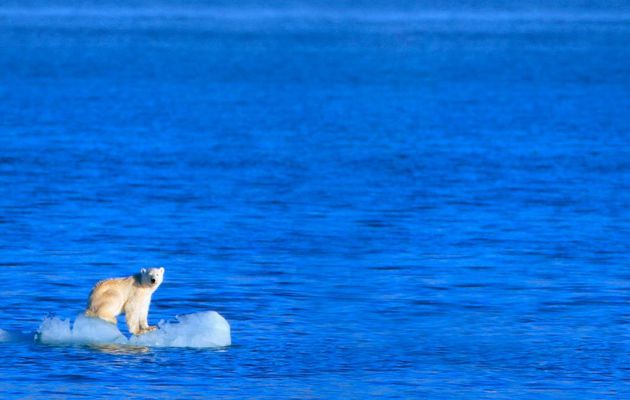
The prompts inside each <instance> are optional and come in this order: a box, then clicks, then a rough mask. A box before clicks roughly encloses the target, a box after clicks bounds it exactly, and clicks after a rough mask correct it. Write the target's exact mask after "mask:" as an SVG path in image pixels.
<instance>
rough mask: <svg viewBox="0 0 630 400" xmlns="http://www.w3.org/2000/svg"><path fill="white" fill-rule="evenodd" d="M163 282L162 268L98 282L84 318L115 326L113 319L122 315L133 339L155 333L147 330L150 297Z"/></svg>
mask: <svg viewBox="0 0 630 400" xmlns="http://www.w3.org/2000/svg"><path fill="white" fill-rule="evenodd" d="M163 280H164V268H148V269H147V268H142V269H141V270H140V273H138V274H134V275H132V276H128V277H126V278H112V279H106V280H104V281H100V282H98V283H97V284H96V286H94V289H92V292H91V293H90V298H89V300H88V307H87V310H85V315H87V316H88V317H98V318H100V319H102V320H105V321H107V322H111V323H112V324H116V323H117V320H116V317H117V316H118V315H120V314H121V313H123V312H124V313H125V320H126V321H127V328H129V332H131V333H133V334H134V335H140V334H143V333H146V332H149V331H152V330H155V329H157V328H156V327H155V326H149V323H148V321H147V317H148V315H149V305H151V295H152V294H153V292H155V291H156V290H157V288H158V287H159V286H160V284H161V283H162V281H163Z"/></svg>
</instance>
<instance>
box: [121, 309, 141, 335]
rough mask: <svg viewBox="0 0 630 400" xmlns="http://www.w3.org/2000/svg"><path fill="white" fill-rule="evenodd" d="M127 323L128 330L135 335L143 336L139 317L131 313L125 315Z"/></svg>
mask: <svg viewBox="0 0 630 400" xmlns="http://www.w3.org/2000/svg"><path fill="white" fill-rule="evenodd" d="M125 321H126V322H127V329H129V332H131V333H132V334H134V335H140V334H142V333H143V332H142V328H141V327H140V320H139V319H138V317H137V316H135V315H133V314H131V313H125Z"/></svg>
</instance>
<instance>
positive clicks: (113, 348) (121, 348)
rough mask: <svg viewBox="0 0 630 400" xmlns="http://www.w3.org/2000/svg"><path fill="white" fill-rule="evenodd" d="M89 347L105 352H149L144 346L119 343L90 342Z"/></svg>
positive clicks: (121, 353) (122, 353)
mask: <svg viewBox="0 0 630 400" xmlns="http://www.w3.org/2000/svg"><path fill="white" fill-rule="evenodd" d="M88 347H89V348H91V349H95V350H98V351H101V352H103V353H107V354H117V355H118V354H120V355H125V354H142V353H147V352H149V351H150V350H149V348H148V347H146V346H129V345H119V344H91V345H88Z"/></svg>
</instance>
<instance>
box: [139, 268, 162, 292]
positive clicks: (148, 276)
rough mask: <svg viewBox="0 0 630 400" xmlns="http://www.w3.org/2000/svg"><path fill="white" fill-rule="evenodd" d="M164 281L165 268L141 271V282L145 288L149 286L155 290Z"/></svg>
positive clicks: (143, 269)
mask: <svg viewBox="0 0 630 400" xmlns="http://www.w3.org/2000/svg"><path fill="white" fill-rule="evenodd" d="M163 280H164V267H160V268H142V269H141V270H140V282H142V285H143V286H148V287H150V288H151V289H153V290H155V289H157V288H158V286H160V284H161V283H162V281H163Z"/></svg>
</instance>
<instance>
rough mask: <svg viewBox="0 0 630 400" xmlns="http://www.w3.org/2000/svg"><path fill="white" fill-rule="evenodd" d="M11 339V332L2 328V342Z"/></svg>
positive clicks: (0, 336)
mask: <svg viewBox="0 0 630 400" xmlns="http://www.w3.org/2000/svg"><path fill="white" fill-rule="evenodd" d="M7 341H9V332H7V331H5V330H3V329H0V342H7Z"/></svg>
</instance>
